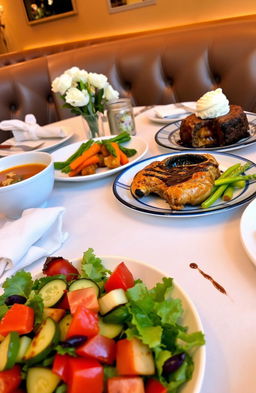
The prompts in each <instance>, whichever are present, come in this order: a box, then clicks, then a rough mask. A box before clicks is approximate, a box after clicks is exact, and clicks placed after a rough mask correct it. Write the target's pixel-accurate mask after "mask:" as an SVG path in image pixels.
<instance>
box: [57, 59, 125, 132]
mask: <svg viewBox="0 0 256 393" xmlns="http://www.w3.org/2000/svg"><path fill="white" fill-rule="evenodd" d="M52 91H53V92H54V93H59V94H60V96H61V98H62V99H63V101H64V102H65V104H64V105H63V106H64V107H65V108H69V109H71V112H72V113H75V114H77V115H81V116H83V117H84V118H85V120H86V121H87V123H88V125H89V128H90V131H91V136H92V137H96V136H99V129H98V115H99V113H103V112H104V109H105V106H106V104H107V103H108V102H109V101H113V100H116V99H117V98H118V97H119V93H118V92H117V91H116V90H114V89H113V87H112V86H111V85H110V83H109V82H108V79H107V77H106V76H105V75H103V74H96V73H93V72H87V71H85V70H80V69H79V68H78V67H72V68H70V69H69V70H66V71H65V72H64V73H63V74H62V75H60V76H58V77H57V78H55V79H54V80H53V82H52Z"/></svg>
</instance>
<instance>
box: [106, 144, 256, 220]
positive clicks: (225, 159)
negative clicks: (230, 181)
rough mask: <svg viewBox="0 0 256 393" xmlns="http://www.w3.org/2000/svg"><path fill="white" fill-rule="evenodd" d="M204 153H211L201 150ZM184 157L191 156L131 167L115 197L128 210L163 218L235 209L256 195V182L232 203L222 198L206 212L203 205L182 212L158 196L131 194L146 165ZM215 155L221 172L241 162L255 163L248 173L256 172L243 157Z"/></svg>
mask: <svg viewBox="0 0 256 393" xmlns="http://www.w3.org/2000/svg"><path fill="white" fill-rule="evenodd" d="M189 153H191V154H199V153H198V151H192V150H191V151H190V152H189ZM200 153H207V152H206V151H201V152H200ZM183 154H187V152H180V153H169V154H162V155H160V156H155V157H150V158H147V159H145V160H143V161H140V162H138V163H136V164H134V165H132V166H130V167H129V168H128V169H126V170H125V171H123V172H122V173H121V174H120V175H118V176H117V177H116V179H115V181H114V184H113V192H114V195H115V197H116V198H117V199H118V200H119V202H121V203H122V204H123V205H125V206H126V207H128V208H130V209H133V210H136V211H138V212H141V213H146V214H150V215H155V216H162V217H195V216H204V215H208V214H214V213H219V212H223V211H227V210H230V209H233V208H235V207H238V206H241V205H243V204H244V203H246V202H249V201H250V200H251V199H253V198H254V197H255V196H256V181H255V182H250V183H247V185H246V187H245V188H244V189H237V190H236V191H235V194H234V197H233V199H231V201H229V202H224V201H222V200H221V199H219V200H218V201H217V202H215V203H214V204H213V205H212V206H211V207H210V208H208V209H202V208H201V207H200V206H186V207H185V208H184V209H182V210H172V209H171V208H170V207H169V205H168V203H167V202H166V201H165V200H163V199H161V198H160V197H158V196H155V195H154V196H153V195H149V196H145V197H143V198H141V199H139V198H138V197H136V196H134V195H133V194H132V193H131V191H130V186H131V183H132V180H133V178H134V176H135V175H136V173H138V172H139V171H140V170H141V169H143V168H145V166H147V165H149V164H151V162H153V161H156V160H159V161H161V160H163V159H165V158H167V157H170V156H173V155H175V156H181V155H183ZM212 156H213V157H215V159H216V160H217V161H218V163H219V167H220V170H221V171H225V170H226V169H227V168H229V167H230V166H232V165H234V164H237V163H241V164H243V165H244V164H245V163H247V162H249V163H250V164H251V167H250V169H248V170H247V171H246V174H250V173H255V172H256V164H254V163H253V162H252V161H250V160H247V159H245V158H243V157H240V156H236V155H233V154H230V153H214V154H212Z"/></svg>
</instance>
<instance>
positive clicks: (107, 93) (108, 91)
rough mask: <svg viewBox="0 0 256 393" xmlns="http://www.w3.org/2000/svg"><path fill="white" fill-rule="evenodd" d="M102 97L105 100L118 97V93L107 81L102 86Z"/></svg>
mask: <svg viewBox="0 0 256 393" xmlns="http://www.w3.org/2000/svg"><path fill="white" fill-rule="evenodd" d="M103 97H104V98H106V100H107V101H113V100H117V99H118V98H119V93H118V91H116V90H114V89H113V87H112V86H111V85H110V84H109V83H108V84H107V85H106V86H105V88H104V94H103Z"/></svg>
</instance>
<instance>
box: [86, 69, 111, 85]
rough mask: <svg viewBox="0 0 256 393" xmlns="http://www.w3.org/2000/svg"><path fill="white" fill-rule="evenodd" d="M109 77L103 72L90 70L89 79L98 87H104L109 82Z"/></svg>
mask: <svg viewBox="0 0 256 393" xmlns="http://www.w3.org/2000/svg"><path fill="white" fill-rule="evenodd" d="M107 80H108V78H107V77H106V76H105V75H103V74H96V73H94V72H89V74H88V81H89V83H91V84H92V85H93V86H94V87H96V88H97V89H103V88H104V87H105V85H106V83H107Z"/></svg>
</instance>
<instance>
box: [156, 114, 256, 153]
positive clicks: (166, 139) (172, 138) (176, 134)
mask: <svg viewBox="0 0 256 393" xmlns="http://www.w3.org/2000/svg"><path fill="white" fill-rule="evenodd" d="M245 113H246V115H247V118H248V122H249V134H250V135H249V136H248V137H247V138H243V139H241V140H240V141H238V142H236V143H234V144H232V145H227V146H219V147H217V146H216V147H205V148H203V150H205V151H208V152H210V151H221V152H224V151H232V150H236V149H241V148H243V147H246V146H247V145H250V144H251V143H255V142H256V114H255V113H252V112H245ZM180 124H181V121H176V122H173V123H171V124H168V125H167V126H165V127H163V128H161V129H160V130H159V131H158V132H157V133H156V135H155V141H156V143H157V144H158V145H160V146H163V147H166V148H168V149H172V150H179V151H181V150H191V149H193V150H197V151H200V150H202V148H200V147H198V148H193V147H186V146H182V145H181V144H180V143H179V140H180Z"/></svg>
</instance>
